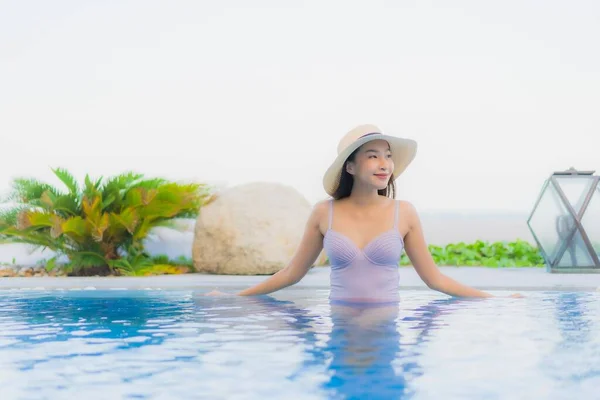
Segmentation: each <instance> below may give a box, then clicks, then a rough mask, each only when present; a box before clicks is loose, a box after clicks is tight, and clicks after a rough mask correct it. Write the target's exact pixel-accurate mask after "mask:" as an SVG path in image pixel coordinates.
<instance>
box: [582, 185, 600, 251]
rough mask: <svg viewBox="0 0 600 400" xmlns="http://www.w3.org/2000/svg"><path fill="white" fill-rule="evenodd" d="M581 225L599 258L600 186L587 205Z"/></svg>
mask: <svg viewBox="0 0 600 400" xmlns="http://www.w3.org/2000/svg"><path fill="white" fill-rule="evenodd" d="M581 225H583V230H584V231H585V233H586V234H587V235H588V238H589V239H590V242H591V243H592V247H593V248H594V251H595V252H596V254H598V257H599V258H600V186H598V187H597V188H596V190H594V194H593V195H592V198H591V199H590V204H588V206H587V208H586V209H585V211H584V213H583V217H582V218H581Z"/></svg>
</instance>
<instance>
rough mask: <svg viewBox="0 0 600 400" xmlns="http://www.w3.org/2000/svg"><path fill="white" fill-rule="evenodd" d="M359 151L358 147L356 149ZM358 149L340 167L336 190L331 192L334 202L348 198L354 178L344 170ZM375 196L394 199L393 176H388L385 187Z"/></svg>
mask: <svg viewBox="0 0 600 400" xmlns="http://www.w3.org/2000/svg"><path fill="white" fill-rule="evenodd" d="M358 149H360V147H359V148H358ZM358 149H356V150H354V151H353V152H352V154H350V155H349V156H348V158H347V159H346V161H344V165H343V166H342V172H341V175H340V182H339V183H338V187H337V189H335V192H333V195H332V197H333V198H334V199H336V200H339V199H343V198H344V197H349V196H350V193H352V186H353V185H354V177H353V176H352V175H350V174H349V173H348V171H347V170H346V166H347V165H348V163H349V162H351V161H354V158H355V157H356V153H357V152H358ZM377 194H379V195H380V196H386V197H389V198H392V199H393V198H395V197H396V183H395V182H394V174H393V173H392V175H391V176H390V180H389V181H388V184H387V187H386V188H385V189H380V190H378V191H377Z"/></svg>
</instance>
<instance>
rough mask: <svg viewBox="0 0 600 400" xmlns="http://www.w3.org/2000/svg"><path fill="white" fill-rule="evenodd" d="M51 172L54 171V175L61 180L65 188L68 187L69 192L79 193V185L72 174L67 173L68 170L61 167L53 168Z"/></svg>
mask: <svg viewBox="0 0 600 400" xmlns="http://www.w3.org/2000/svg"><path fill="white" fill-rule="evenodd" d="M52 172H54V175H56V176H57V177H58V179H60V180H61V182H62V183H64V184H65V186H66V187H67V189H69V193H71V194H74V195H76V194H77V193H79V185H78V184H77V181H76V180H75V178H74V177H73V175H71V173H69V171H67V170H65V169H62V168H54V169H53V170H52Z"/></svg>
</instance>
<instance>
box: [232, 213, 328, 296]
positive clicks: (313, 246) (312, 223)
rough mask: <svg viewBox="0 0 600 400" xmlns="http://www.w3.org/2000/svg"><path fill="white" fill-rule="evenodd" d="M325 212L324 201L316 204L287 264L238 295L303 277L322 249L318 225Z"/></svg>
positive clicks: (279, 286)
mask: <svg viewBox="0 0 600 400" xmlns="http://www.w3.org/2000/svg"><path fill="white" fill-rule="evenodd" d="M327 212H328V211H327V203H326V202H320V203H318V204H316V205H315V206H314V208H313V210H312V212H311V214H310V216H309V218H308V221H307V223H306V226H305V229H304V234H303V236H302V240H301V241H300V245H299V246H298V248H297V249H296V252H295V253H294V256H293V257H292V259H291V260H290V262H289V264H288V265H287V266H286V267H285V268H283V269H282V270H280V271H278V272H277V273H275V274H274V275H272V276H270V277H269V278H268V279H266V280H265V281H263V282H261V283H259V284H257V285H255V286H252V287H250V288H248V289H244V290H242V291H241V292H239V293H237V294H238V295H240V296H253V295H259V294H267V293H272V292H275V291H277V290H280V289H283V288H285V287H287V286H291V285H293V284H295V283H298V282H299V281H300V280H301V279H302V278H304V276H305V275H306V273H307V272H308V271H309V269H310V267H311V266H312V265H313V264H314V262H315V261H316V259H317V257H318V256H319V254H320V253H321V251H322V250H323V235H322V234H321V230H320V228H319V225H320V221H323V218H326V217H327Z"/></svg>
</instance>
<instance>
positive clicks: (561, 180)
mask: <svg viewBox="0 0 600 400" xmlns="http://www.w3.org/2000/svg"><path fill="white" fill-rule="evenodd" d="M555 178H556V181H557V182H558V185H559V186H560V188H561V189H562V191H563V192H564V193H565V196H566V197H567V199H568V200H569V203H571V207H573V209H574V210H575V213H577V214H579V211H580V210H581V206H582V205H583V201H584V200H585V196H587V194H588V193H589V191H590V187H591V186H592V183H594V177H593V176H573V177H565V176H562V177H560V176H557V177H555Z"/></svg>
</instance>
